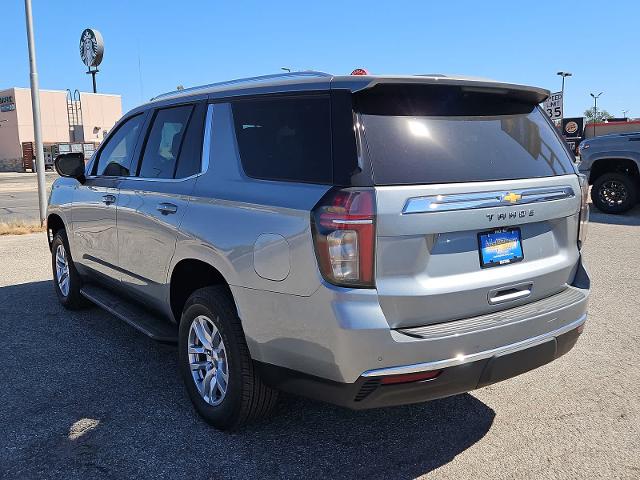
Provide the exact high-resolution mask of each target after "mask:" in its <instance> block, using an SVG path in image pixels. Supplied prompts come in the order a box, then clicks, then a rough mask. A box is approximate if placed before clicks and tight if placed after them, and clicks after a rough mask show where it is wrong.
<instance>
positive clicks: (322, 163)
mask: <svg viewBox="0 0 640 480" xmlns="http://www.w3.org/2000/svg"><path fill="white" fill-rule="evenodd" d="M232 109H233V121H234V126H235V132H236V138H237V142H238V148H239V150H240V159H241V162H242V168H243V169H244V172H245V173H246V174H247V175H248V176H250V177H254V178H260V179H265V180H284V181H298V182H310V183H323V184H328V183H331V182H332V175H333V172H332V170H333V169H332V160H331V120H330V113H331V112H330V103H329V96H328V95H326V96H325V95H318V96H304V97H295V98H270V99H259V100H242V101H237V102H234V103H233V104H232Z"/></svg>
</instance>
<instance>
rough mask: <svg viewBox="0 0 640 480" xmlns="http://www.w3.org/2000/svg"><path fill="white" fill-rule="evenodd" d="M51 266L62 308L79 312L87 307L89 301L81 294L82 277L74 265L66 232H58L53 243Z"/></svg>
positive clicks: (54, 284) (54, 285)
mask: <svg viewBox="0 0 640 480" xmlns="http://www.w3.org/2000/svg"><path fill="white" fill-rule="evenodd" d="M51 264H52V267H53V287H54V289H55V291H56V295H58V300H59V301H60V303H61V304H62V306H63V307H64V308H67V309H69V310H78V309H80V308H82V307H84V306H86V305H87V301H86V300H85V298H84V297H83V296H82V295H81V294H80V287H81V286H82V282H81V281H80V275H79V274H78V272H77V271H76V267H75V265H74V264H73V258H71V250H69V241H68V240H67V233H66V232H65V231H64V230H58V232H56V234H55V236H54V237H53V242H51Z"/></svg>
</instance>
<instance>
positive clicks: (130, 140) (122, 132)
mask: <svg viewBox="0 0 640 480" xmlns="http://www.w3.org/2000/svg"><path fill="white" fill-rule="evenodd" d="M143 120H144V116H143V115H136V116H135V117H131V118H129V119H128V120H126V121H125V122H124V123H123V124H122V125H120V126H119V127H118V130H117V131H116V132H115V133H114V134H113V136H112V137H111V138H109V140H107V143H106V144H105V145H104V147H103V148H102V150H101V151H100V157H99V158H98V164H97V165H96V170H95V174H96V175H104V176H108V177H128V176H129V175H131V171H130V170H131V160H132V159H133V151H134V150H135V148H136V142H137V140H138V135H139V134H140V129H141V128H142V123H143Z"/></svg>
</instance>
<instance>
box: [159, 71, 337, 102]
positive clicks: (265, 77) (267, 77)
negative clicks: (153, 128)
mask: <svg viewBox="0 0 640 480" xmlns="http://www.w3.org/2000/svg"><path fill="white" fill-rule="evenodd" d="M332 76H333V75H331V74H330V73H326V72H318V71H315V70H304V71H300V72H286V73H273V74H271V75H261V76H258V77H248V78H237V79H235V80H227V81H224V82H217V83H210V84H208V85H198V86H196V87H189V88H185V89H182V90H173V91H171V92H166V93H161V94H160V95H156V96H155V97H153V98H152V99H151V101H153V100H159V99H161V98H165V97H170V96H172V95H176V94H180V95H182V94H183V93H188V92H196V91H198V90H204V89H207V88H213V87H222V86H225V85H241V84H243V83H259V82H267V81H269V80H277V79H283V80H284V79H287V78H292V79H294V78H300V77H314V78H323V77H332Z"/></svg>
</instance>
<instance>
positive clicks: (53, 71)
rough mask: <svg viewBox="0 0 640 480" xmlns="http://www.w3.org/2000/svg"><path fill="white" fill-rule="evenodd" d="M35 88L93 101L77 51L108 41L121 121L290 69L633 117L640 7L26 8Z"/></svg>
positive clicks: (13, 40)
mask: <svg viewBox="0 0 640 480" xmlns="http://www.w3.org/2000/svg"><path fill="white" fill-rule="evenodd" d="M33 11H34V22H35V32H36V48H37V60H38V70H39V75H40V86H41V88H47V89H66V88H71V89H75V88H78V89H80V90H85V91H89V90H90V89H91V77H90V76H89V75H85V73H84V72H85V70H86V67H84V65H83V64H82V62H81V61H80V57H79V53H78V42H79V38H80V33H81V32H82V30H83V29H84V28H86V27H93V28H96V29H98V30H100V31H101V32H102V35H103V37H104V40H105V56H104V61H103V63H102V65H101V67H100V70H101V72H100V73H99V74H98V91H102V92H105V93H120V94H122V96H123V108H124V109H125V110H128V109H130V108H132V107H134V106H135V105H137V104H139V103H141V102H142V101H145V100H147V99H149V98H150V97H152V96H154V95H157V94H159V93H162V92H165V91H169V90H173V89H175V87H176V85H178V84H182V85H184V86H185V87H189V86H193V85H199V84H204V83H211V82H215V81H220V80H226V79H231V78H237V77H244V76H253V75H261V74H268V73H273V72H277V71H279V69H280V67H283V66H286V67H291V68H294V69H316V70H324V71H327V72H331V73H337V74H345V73H349V72H350V71H351V70H352V69H353V68H354V67H365V68H367V69H369V70H370V71H371V72H372V73H402V74H410V73H432V72H442V73H459V74H468V75H475V76H484V77H491V78H495V79H499V80H505V81H512V82H517V83H526V84H532V85H538V86H542V87H545V88H548V89H551V90H559V89H560V78H559V77H558V76H556V75H555V73H556V72H557V71H558V70H566V71H570V72H572V73H573V77H571V78H569V79H568V80H567V84H566V98H565V116H571V115H581V114H582V112H583V111H584V110H585V109H586V108H588V107H590V106H591V105H592V99H591V97H590V96H589V92H595V93H598V92H600V91H604V94H603V95H602V97H601V98H600V100H599V102H598V105H599V107H602V108H604V109H606V110H608V111H609V112H610V113H612V114H613V115H615V116H621V115H622V110H623V109H626V110H629V115H630V116H633V117H640V95H639V90H640V62H638V61H637V56H638V52H639V51H640V48H639V47H640V38H639V37H638V33H637V30H638V19H639V18H640V2H638V1H631V0H629V1H614V0H610V1H608V2H603V1H588V0H583V1H574V2H557V1H555V2H553V1H535V2H516V1H513V0H512V1H491V2H490V1H488V0H487V1H484V2H483V1H478V0H475V1H464V0H458V1H453V0H449V1H446V2H444V1H439V2H435V1H427V0H423V1H401V0H396V1H394V2H382V1H380V2H375V1H373V0H370V1H368V2H355V1H354V2H349V1H347V0H342V1H333V0H325V1H323V2H304V1H297V2H296V1H276V0H274V1H271V2H265V1H261V2H258V1H234V2H231V1H228V2H221V1H213V0H210V1H190V0H183V1H182V2H166V3H165V2H159V1H148V0H145V1H138V0H129V1H120V0H109V1H105V2H98V3H95V2H87V1H86V0H85V1H50V0H33ZM2 20H3V21H2V27H3V28H2V29H3V35H2V38H3V42H4V45H3V46H2V49H1V50H0V51H1V52H2V55H1V60H0V89H2V88H5V87H11V86H23V87H27V86H29V65H28V57H27V46H26V33H25V23H24V3H23V1H21V0H10V1H4V2H2Z"/></svg>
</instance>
